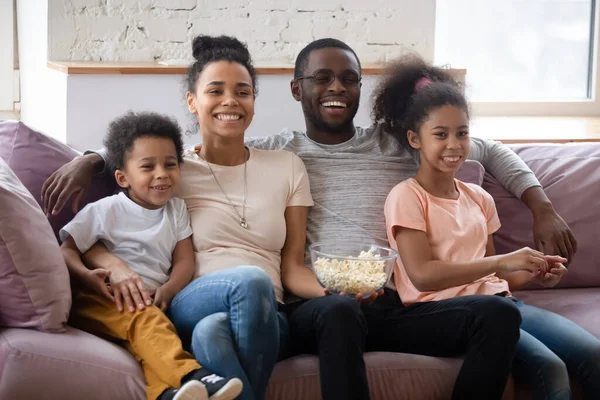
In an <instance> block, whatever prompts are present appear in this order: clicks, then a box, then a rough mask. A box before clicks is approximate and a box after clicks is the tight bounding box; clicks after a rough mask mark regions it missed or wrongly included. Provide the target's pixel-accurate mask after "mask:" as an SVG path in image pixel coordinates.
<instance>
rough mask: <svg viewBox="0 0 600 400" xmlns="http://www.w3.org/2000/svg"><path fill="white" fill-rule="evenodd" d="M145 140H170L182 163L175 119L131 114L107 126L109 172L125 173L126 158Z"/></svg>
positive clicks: (181, 141) (106, 142)
mask: <svg viewBox="0 0 600 400" xmlns="http://www.w3.org/2000/svg"><path fill="white" fill-rule="evenodd" d="M143 137H156V138H167V139H171V140H172V141H173V144H175V150H176V151H177V161H178V162H179V163H182V162H183V139H182V138H181V129H180V128H179V124H178V123H177V121H176V120H175V119H174V118H171V117H168V116H166V115H161V114H158V113H154V112H132V111H129V112H128V113H127V114H125V115H122V116H120V117H119V118H117V119H115V120H113V121H112V122H111V123H110V124H109V125H108V134H107V135H106V137H105V138H104V147H106V156H107V161H108V164H109V166H110V168H111V169H113V170H117V169H123V167H124V165H125V155H126V154H127V152H129V151H131V150H132V149H133V143H134V142H135V140H136V139H139V138H143Z"/></svg>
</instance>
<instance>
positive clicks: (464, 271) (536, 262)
mask: <svg viewBox="0 0 600 400" xmlns="http://www.w3.org/2000/svg"><path fill="white" fill-rule="evenodd" d="M395 237H396V243H397V244H398V253H399V254H400V255H399V257H400V258H401V260H402V263H403V265H404V268H405V269H406V273H407V275H408V277H409V278H410V280H411V282H412V283H413V285H414V286H415V288H417V290H419V291H421V292H426V291H436V290H443V289H446V288H449V287H453V286H459V285H464V284H468V283H471V282H474V281H476V280H477V279H480V278H483V277H484V276H487V275H490V274H492V273H495V272H496V273H497V272H512V271H520V270H528V271H531V272H535V271H538V270H539V269H544V264H545V262H546V261H545V260H544V258H543V254H541V253H539V252H537V251H535V250H532V249H529V248H524V249H521V250H518V251H516V252H514V253H510V254H505V255H501V256H491V257H485V258H481V259H479V260H473V261H469V262H448V261H442V260H435V259H434V258H433V255H432V254H431V247H430V246H429V240H428V239H427V234H426V233H425V232H423V231H419V230H415V229H409V228H401V227H397V228H396V233H395ZM488 243H489V241H488Z"/></svg>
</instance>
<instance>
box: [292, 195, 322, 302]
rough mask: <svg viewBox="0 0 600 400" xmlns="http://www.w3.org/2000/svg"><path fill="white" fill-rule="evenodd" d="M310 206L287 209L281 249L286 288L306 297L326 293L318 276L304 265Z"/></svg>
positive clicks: (310, 297)
mask: <svg viewBox="0 0 600 400" xmlns="http://www.w3.org/2000/svg"><path fill="white" fill-rule="evenodd" d="M307 217H308V207H304V206H293V207H287V208H286V209H285V225H286V234H287V236H286V238H285V244H284V245H283V248H282V249H281V281H282V283H283V286H284V288H285V289H286V290H288V291H289V292H291V293H292V294H294V295H296V296H298V297H302V298H304V299H312V298H315V297H320V296H324V295H325V291H324V290H323V287H322V286H321V285H320V284H319V281H317V277H316V276H315V274H314V273H313V271H311V270H310V269H309V268H307V267H306V266H305V265H304V247H305V245H306V219H307Z"/></svg>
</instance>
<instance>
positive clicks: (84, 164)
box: [41, 153, 103, 216]
mask: <svg viewBox="0 0 600 400" xmlns="http://www.w3.org/2000/svg"><path fill="white" fill-rule="evenodd" d="M101 162H103V160H102V157H100V156H99V155H98V154H95V153H92V154H87V155H85V156H79V157H75V158H74V159H73V160H72V161H71V162H69V163H67V164H65V165H63V166H62V167H60V168H59V169H58V170H56V171H55V172H54V173H53V174H52V175H50V177H49V178H48V179H47V180H46V182H44V185H43V186H42V193H41V196H42V201H43V202H44V213H46V216H50V215H56V214H58V213H59V212H60V211H61V210H62V209H63V207H64V206H65V203H66V202H67V200H69V198H70V197H71V196H72V195H75V198H74V199H73V212H74V213H77V211H78V210H79V204H80V203H81V201H82V200H83V198H84V196H85V193H86V191H87V189H88V188H89V187H90V184H91V182H92V177H93V176H94V172H95V171H96V170H97V169H98V166H99V165H101V164H100V163H101Z"/></svg>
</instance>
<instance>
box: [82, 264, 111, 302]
mask: <svg viewBox="0 0 600 400" xmlns="http://www.w3.org/2000/svg"><path fill="white" fill-rule="evenodd" d="M108 277H110V271H107V270H105V269H94V270H90V271H88V272H87V273H86V274H85V275H84V276H82V283H83V285H84V286H85V287H86V288H88V289H91V290H92V291H93V292H94V293H96V294H98V295H100V296H102V297H105V298H107V299H108V300H110V301H112V302H113V303H114V302H115V297H114V296H113V294H112V292H111V290H110V288H109V287H108V285H107V284H106V279H107V278H108Z"/></svg>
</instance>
